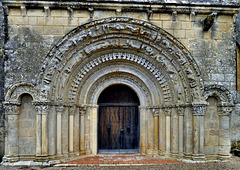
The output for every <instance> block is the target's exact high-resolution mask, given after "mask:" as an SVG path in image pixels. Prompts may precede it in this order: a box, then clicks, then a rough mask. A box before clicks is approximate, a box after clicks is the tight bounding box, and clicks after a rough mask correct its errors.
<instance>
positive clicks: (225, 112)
mask: <svg viewBox="0 0 240 170" xmlns="http://www.w3.org/2000/svg"><path fill="white" fill-rule="evenodd" d="M220 110H221V112H220V113H219V116H229V115H230V114H231V113H232V110H233V108H232V107H231V106H220Z"/></svg>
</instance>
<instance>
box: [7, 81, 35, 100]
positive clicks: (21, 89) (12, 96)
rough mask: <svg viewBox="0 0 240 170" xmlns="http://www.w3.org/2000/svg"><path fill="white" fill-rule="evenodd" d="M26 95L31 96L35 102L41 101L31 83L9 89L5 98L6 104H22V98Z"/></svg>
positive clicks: (22, 83)
mask: <svg viewBox="0 0 240 170" xmlns="http://www.w3.org/2000/svg"><path fill="white" fill-rule="evenodd" d="M24 94H28V95H30V96H31V97H32V99H33V102H37V101H39V99H38V92H37V90H36V87H35V86H34V85H33V84H31V83H26V82H21V83H17V84H15V85H13V86H11V87H10V88H9V90H8V91H7V93H6V96H5V102H8V103H20V100H21V96H22V95H24Z"/></svg>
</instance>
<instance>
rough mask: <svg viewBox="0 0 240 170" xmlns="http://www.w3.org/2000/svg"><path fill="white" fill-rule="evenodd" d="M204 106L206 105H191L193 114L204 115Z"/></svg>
mask: <svg viewBox="0 0 240 170" xmlns="http://www.w3.org/2000/svg"><path fill="white" fill-rule="evenodd" d="M206 108H207V106H206V105H201V104H199V105H193V116H204V114H205V112H206Z"/></svg>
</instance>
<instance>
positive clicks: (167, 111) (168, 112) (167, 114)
mask: <svg viewBox="0 0 240 170" xmlns="http://www.w3.org/2000/svg"><path fill="white" fill-rule="evenodd" d="M163 110H164V113H165V115H166V116H171V113H172V109H171V108H169V107H165V108H163Z"/></svg>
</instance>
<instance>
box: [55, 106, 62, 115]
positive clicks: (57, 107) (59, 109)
mask: <svg viewBox="0 0 240 170" xmlns="http://www.w3.org/2000/svg"><path fill="white" fill-rule="evenodd" d="M63 109H64V106H63V105H59V106H56V111H57V113H58V114H59V113H62V112H63Z"/></svg>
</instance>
